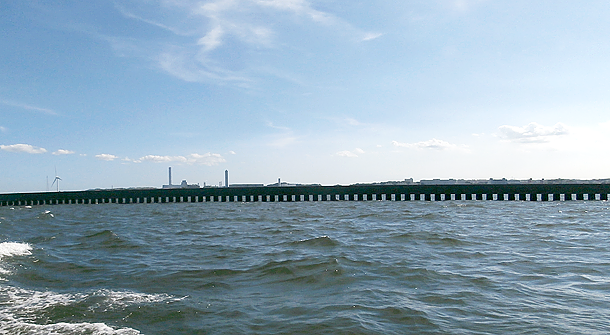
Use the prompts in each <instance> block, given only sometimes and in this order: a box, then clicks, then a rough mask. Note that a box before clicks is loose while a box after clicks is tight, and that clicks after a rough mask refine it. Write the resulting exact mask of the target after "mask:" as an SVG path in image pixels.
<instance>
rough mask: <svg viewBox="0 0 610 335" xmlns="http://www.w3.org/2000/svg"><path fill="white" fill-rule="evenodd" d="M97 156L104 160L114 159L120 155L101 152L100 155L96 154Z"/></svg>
mask: <svg viewBox="0 0 610 335" xmlns="http://www.w3.org/2000/svg"><path fill="white" fill-rule="evenodd" d="M95 158H97V159H101V160H103V161H113V160H115V159H117V158H119V157H117V156H115V155H111V154H99V155H95Z"/></svg>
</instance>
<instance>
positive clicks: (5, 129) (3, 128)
mask: <svg viewBox="0 0 610 335" xmlns="http://www.w3.org/2000/svg"><path fill="white" fill-rule="evenodd" d="M7 131H8V129H7V128H6V127H2V126H0V132H3V133H6V132H7Z"/></svg>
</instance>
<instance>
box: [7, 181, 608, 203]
mask: <svg viewBox="0 0 610 335" xmlns="http://www.w3.org/2000/svg"><path fill="white" fill-rule="evenodd" d="M609 198H610V184H498V185H493V184H471V185H375V184H368V185H349V186H341V185H336V186H289V187H269V186H261V187H224V188H223V187H218V188H216V187H206V188H184V189H107V190H87V191H65V192H33V193H5V194H0V206H37V205H59V204H105V203H116V204H138V203H140V204H142V203H167V202H297V201H379V200H381V201H447V200H493V201H573V200H603V201H607V200H608V199H609Z"/></svg>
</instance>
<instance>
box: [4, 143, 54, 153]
mask: <svg viewBox="0 0 610 335" xmlns="http://www.w3.org/2000/svg"><path fill="white" fill-rule="evenodd" d="M0 150H4V151H8V152H20V153H26V154H42V153H45V152H47V149H45V148H38V147H35V146H32V145H29V144H11V145H0Z"/></svg>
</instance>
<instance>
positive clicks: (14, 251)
mask: <svg viewBox="0 0 610 335" xmlns="http://www.w3.org/2000/svg"><path fill="white" fill-rule="evenodd" d="M31 254H32V246H31V245H29V244H27V243H17V242H2V243H0V260H2V259H3V258H5V257H14V256H27V255H31Z"/></svg>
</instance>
